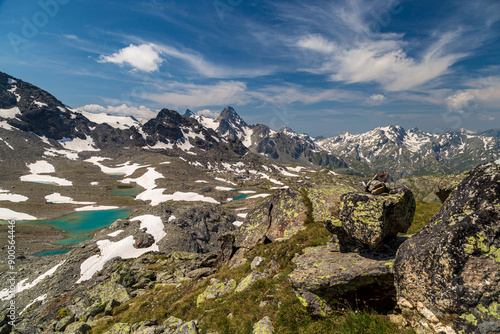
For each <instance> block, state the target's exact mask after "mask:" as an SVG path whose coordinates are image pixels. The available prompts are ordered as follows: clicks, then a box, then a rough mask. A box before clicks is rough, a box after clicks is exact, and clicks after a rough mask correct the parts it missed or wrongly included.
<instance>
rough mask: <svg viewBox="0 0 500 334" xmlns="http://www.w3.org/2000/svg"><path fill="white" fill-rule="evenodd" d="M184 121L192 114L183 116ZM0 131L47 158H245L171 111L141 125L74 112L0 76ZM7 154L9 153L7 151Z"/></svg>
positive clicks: (238, 148)
mask: <svg viewBox="0 0 500 334" xmlns="http://www.w3.org/2000/svg"><path fill="white" fill-rule="evenodd" d="M187 115H188V116H191V115H192V113H191V112H189V111H188V112H187ZM0 128H3V129H4V130H8V131H10V132H11V133H10V137H11V140H12V137H13V136H15V135H20V136H22V137H26V136H32V137H34V138H31V144H32V145H31V146H30V147H28V148H27V149H28V150H31V149H35V148H36V147H38V148H39V149H42V147H45V148H44V149H45V150H46V149H47V147H50V148H48V149H50V150H51V152H52V153H51V154H56V155H57V154H63V155H64V154H67V152H66V151H67V150H69V151H72V152H73V154H78V153H80V152H85V151H97V150H108V151H109V150H110V151H115V152H118V151H119V149H120V148H121V149H125V148H127V149H128V148H138V149H141V148H142V149H162V150H172V151H174V152H181V153H182V152H184V153H187V154H205V153H204V152H208V153H206V155H207V156H216V155H217V156H224V155H233V154H236V155H244V154H245V153H246V152H247V148H246V147H245V146H244V145H242V144H241V143H240V142H239V141H238V140H236V141H234V140H232V141H227V140H223V138H221V137H220V136H219V135H218V134H217V133H216V132H215V131H213V130H212V129H208V128H205V127H203V126H201V125H200V124H199V123H198V122H197V121H196V120H195V119H193V118H190V117H184V116H182V115H180V114H179V113H177V112H176V111H172V110H168V109H163V110H161V111H160V112H159V113H158V115H157V117H156V118H153V119H151V120H149V121H147V122H146V123H145V124H141V122H139V121H138V120H137V119H135V118H134V117H130V116H113V115H107V114H94V113H89V112H85V111H81V110H75V109H71V108H69V107H67V106H65V105H64V104H63V103H62V102H61V101H59V100H58V99H56V98H55V97H54V96H53V95H51V94H50V93H48V92H46V91H44V90H42V89H40V88H38V87H36V86H34V85H31V84H29V83H27V82H24V81H22V80H20V79H16V78H14V77H12V76H10V75H8V74H5V73H2V72H0ZM15 129H17V130H21V131H22V132H21V133H19V132H16V131H14V130H15ZM18 142H20V143H22V142H21V141H19V140H18ZM37 144H38V145H37ZM11 146H12V145H11ZM1 149H2V148H1V143H0V151H1ZM6 149H7V151H10V148H9V147H7V148H6ZM13 150H15V147H13ZM9 153H10V152H9ZM184 153H182V154H184Z"/></svg>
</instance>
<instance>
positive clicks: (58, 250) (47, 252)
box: [33, 249, 71, 256]
mask: <svg viewBox="0 0 500 334" xmlns="http://www.w3.org/2000/svg"><path fill="white" fill-rule="evenodd" d="M70 250H71V249H55V250H49V251H43V252H38V253H35V254H33V255H34V256H49V255H56V254H66V253H67V252H69V251H70Z"/></svg>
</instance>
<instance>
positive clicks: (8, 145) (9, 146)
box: [0, 138, 14, 151]
mask: <svg viewBox="0 0 500 334" xmlns="http://www.w3.org/2000/svg"><path fill="white" fill-rule="evenodd" d="M0 140H1V141H3V142H4V144H5V145H7V147H8V148H10V149H11V150H13V151H14V148H13V147H12V146H11V145H10V144H9V143H7V142H6V141H5V140H4V139H3V138H0Z"/></svg>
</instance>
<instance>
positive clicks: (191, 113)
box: [184, 109, 194, 118]
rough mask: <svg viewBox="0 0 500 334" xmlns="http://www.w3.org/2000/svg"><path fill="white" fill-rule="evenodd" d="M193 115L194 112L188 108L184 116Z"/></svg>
mask: <svg viewBox="0 0 500 334" xmlns="http://www.w3.org/2000/svg"><path fill="white" fill-rule="evenodd" d="M193 116H194V113H193V112H192V111H191V110H189V109H186V112H185V113H184V117H187V118H190V117H193Z"/></svg>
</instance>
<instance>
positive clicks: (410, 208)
mask: <svg viewBox="0 0 500 334" xmlns="http://www.w3.org/2000/svg"><path fill="white" fill-rule="evenodd" d="M415 207H416V204H415V199H414V197H413V194H412V192H411V191H410V190H409V189H408V188H398V189H393V190H392V191H391V193H390V194H387V195H379V196H375V195H372V194H366V193H349V194H345V195H343V196H342V197H341V202H340V215H339V216H340V220H341V221H342V228H343V229H344V231H345V232H346V233H347V234H348V235H349V236H350V237H351V238H352V239H353V240H355V241H356V242H357V243H360V244H362V245H366V246H368V247H370V248H371V249H375V248H377V247H378V246H380V245H381V244H382V242H383V241H384V239H385V238H386V237H395V236H397V235H398V233H405V232H406V231H407V230H408V228H409V227H410V225H411V223H412V221H413V215H414V214H415Z"/></svg>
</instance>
